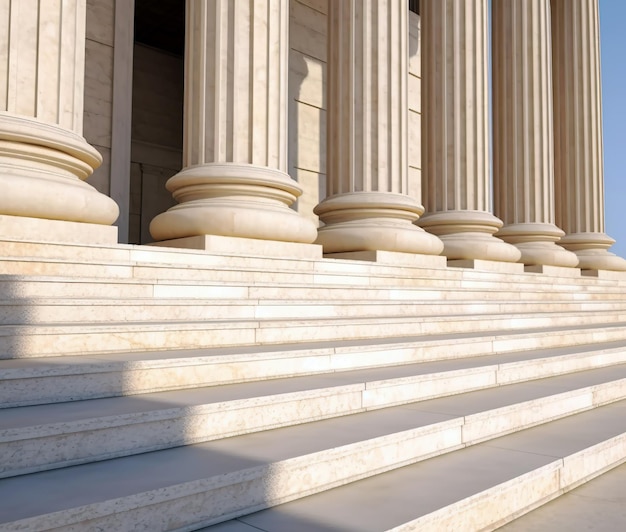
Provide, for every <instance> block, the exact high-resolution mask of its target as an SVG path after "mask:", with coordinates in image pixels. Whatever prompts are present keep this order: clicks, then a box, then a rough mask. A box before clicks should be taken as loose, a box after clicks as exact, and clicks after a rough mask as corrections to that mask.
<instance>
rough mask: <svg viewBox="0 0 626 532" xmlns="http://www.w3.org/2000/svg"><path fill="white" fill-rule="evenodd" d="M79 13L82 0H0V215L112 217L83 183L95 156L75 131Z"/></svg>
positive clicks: (80, 73)
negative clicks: (0, 72) (0, 71)
mask: <svg viewBox="0 0 626 532" xmlns="http://www.w3.org/2000/svg"><path fill="white" fill-rule="evenodd" d="M85 17H86V11H85V0H46V1H37V0H2V1H0V69H1V70H2V75H1V76H0V80H1V81H0V215H10V216H19V217H27V218H38V219H48V220H62V221H71V222H86V223H90V224H101V225H111V224H112V223H113V222H115V220H116V218H117V216H118V212H119V211H118V208H117V205H116V204H115V202H114V201H113V200H112V199H110V198H108V197H106V196H104V195H103V194H100V193H99V192H98V191H97V190H96V189H94V188H93V187H92V186H91V185H88V184H87V183H85V182H84V180H85V179H87V178H88V177H89V176H90V175H91V174H92V173H93V171H94V169H95V168H97V167H98V166H100V164H101V162H102V157H101V155H100V154H99V153H98V152H97V151H96V150H95V148H93V147H92V146H90V145H89V144H88V143H87V141H86V140H85V139H84V138H83V136H82V133H83V87H84V72H85V65H84V62H85V57H84V54H85ZM20 223H26V221H22V222H20ZM8 236H10V235H8Z"/></svg>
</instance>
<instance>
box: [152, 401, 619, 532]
mask: <svg viewBox="0 0 626 532" xmlns="http://www.w3.org/2000/svg"><path fill="white" fill-rule="evenodd" d="M625 460H626V403H625V402H624V401H622V402H621V403H617V404H614V405H609V406H605V407H602V408H598V409H595V410H591V411H589V412H584V413H580V414H577V415H574V416H570V417H567V418H564V419H560V420H557V421H553V422H551V423H548V424H545V425H540V426H538V427H534V428H530V429H527V430H524V431H521V432H518V433H515V434H510V435H507V436H503V437H500V438H497V439H493V440H490V441H487V442H484V443H480V444H478V445H474V446H471V447H467V448H464V449H460V450H457V451H454V452H451V453H449V454H445V455H442V456H438V457H435V458H431V459H429V460H425V461H421V462H419V463H416V464H412V465H409V466H406V467H402V468H399V469H396V470H393V471H389V472H386V473H383V474H380V475H377V476H372V477H370V478H367V479H364V480H360V481H358V482H354V483H351V484H347V485H344V486H341V487H337V488H335V489H330V490H328V491H324V492H322V493H318V494H315V495H311V496H308V497H305V498H301V499H299V500H294V501H292V502H288V503H286V504H282V505H280V506H273V507H271V508H269V509H267V510H263V511H260V512H256V513H252V514H251V515H243V516H240V517H239V518H238V519H233V520H231V521H227V522H224V523H221V524H217V525H214V526H210V527H207V528H202V529H201V530H202V531H203V532H256V531H258V530H264V531H266V532H284V531H289V530H298V531H302V532H306V531H311V532H313V531H321V530H325V531H329V530H342V531H355V532H356V531H358V532H380V531H381V530H394V531H409V530H419V531H420V532H422V531H423V532H440V531H442V530H494V529H496V528H499V527H500V526H502V525H504V524H506V523H507V522H509V521H511V520H513V519H516V518H517V517H519V516H520V515H523V514H525V513H526V512H529V511H531V510H533V509H535V508H538V507H541V506H542V505H544V504H546V503H549V501H552V500H554V499H556V498H558V497H560V496H561V495H562V494H563V493H567V492H569V491H570V490H572V489H575V488H577V487H579V486H581V485H582V486H583V488H581V489H584V486H585V484H584V483H585V482H588V481H589V480H591V479H594V478H596V477H597V476H598V475H602V474H603V473H606V472H607V471H608V472H609V473H607V475H610V474H611V473H610V472H611V470H612V469H613V468H615V467H618V466H620V464H622V463H624V461H625ZM602 478H603V477H600V479H599V480H598V482H599V481H601V479H602ZM610 485H611V484H609V486H610ZM613 485H615V483H613ZM615 487H616V488H617V490H618V492H617V493H614V496H615V497H618V498H619V497H620V495H619V490H620V489H622V488H623V486H621V485H618V486H615ZM268 493H269V494H271V493H272V490H271V488H270V489H268ZM605 495H606V493H605ZM268 499H269V501H268V503H273V500H272V499H271V498H270V497H269V496H268ZM618 500H619V499H618ZM268 503H266V504H265V506H269V504H268ZM550 504H556V505H558V504H559V500H558V499H557V501H555V503H550ZM259 506H261V505H259ZM590 506H591V507H592V508H594V509H595V510H596V511H597V513H595V514H594V515H593V517H592V518H591V519H590V516H589V515H587V516H586V519H584V520H582V521H578V520H575V519H572V516H571V515H570V516H569V518H568V519H567V520H566V522H568V523H570V524H572V525H573V527H572V528H569V527H560V526H559V521H557V520H553V519H552V517H553V516H554V513H553V512H552V510H553V508H551V509H550V519H546V520H544V521H539V525H540V526H537V527H534V526H533V525H534V524H535V523H536V522H534V521H530V522H529V521H527V520H526V518H525V517H522V518H521V519H520V526H519V527H515V526H514V525H515V522H513V523H512V525H511V526H507V527H505V528H504V530H524V531H528V530H550V531H552V530H554V531H556V530H582V529H583V527H584V525H585V524H590V525H592V526H591V527H590V528H588V529H589V530H606V531H607V532H608V531H609V530H611V531H613V530H620V529H621V528H620V526H619V525H623V524H624V521H623V520H619V521H618V523H619V525H618V526H617V527H616V528H610V527H609V528H603V527H602V525H603V524H606V523H607V521H609V522H610V519H607V518H610V517H611V516H610V515H609V516H607V509H606V507H605V506H599V507H598V506H597V505H596V506H595V507H594V505H593V501H586V506H585V507H586V508H589V507H590ZM614 508H615V506H614ZM231 511H232V510H231ZM538 512H541V510H538ZM237 514H238V512H237V511H236V510H235V511H232V515H233V516H237ZM574 515H576V514H574ZM621 515H622V516H623V512H621ZM198 517H204V516H202V514H201V512H200V511H199V510H198ZM157 519H158V517H156V516H155V520H153V521H152V522H153V523H156V522H157ZM207 521H208V519H207ZM543 524H545V525H546V526H542V525H543ZM157 526H158V525H157ZM163 529H165V528H161V530H163ZM586 529H587V528H586ZM155 530H158V528H155Z"/></svg>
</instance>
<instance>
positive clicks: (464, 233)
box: [417, 210, 521, 262]
mask: <svg viewBox="0 0 626 532" xmlns="http://www.w3.org/2000/svg"><path fill="white" fill-rule="evenodd" d="M417 224H418V225H419V226H420V227H422V228H424V229H426V230H427V231H428V232H429V233H432V234H434V235H437V236H438V237H439V239H440V240H441V241H442V242H443V246H444V247H443V255H445V256H446V257H448V260H474V259H480V260H488V261H498V262H517V261H518V260H519V259H520V257H521V253H520V251H519V250H518V249H517V248H516V247H515V246H512V245H511V244H507V243H506V242H503V241H502V240H500V239H499V238H496V237H495V236H493V235H494V233H495V232H496V231H497V230H498V229H500V227H502V222H501V221H500V220H498V218H496V217H495V216H493V215H492V214H490V213H488V212H484V211H457V210H455V211H442V212H433V213H428V214H426V215H424V216H423V217H422V218H420V220H419V222H417Z"/></svg>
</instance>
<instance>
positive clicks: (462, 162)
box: [419, 0, 521, 262]
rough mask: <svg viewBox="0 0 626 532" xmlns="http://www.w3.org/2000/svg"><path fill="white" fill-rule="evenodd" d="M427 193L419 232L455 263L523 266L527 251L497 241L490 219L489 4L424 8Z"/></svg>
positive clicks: (435, 1) (429, 0)
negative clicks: (438, 241)
mask: <svg viewBox="0 0 626 532" xmlns="http://www.w3.org/2000/svg"><path fill="white" fill-rule="evenodd" d="M420 7H421V13H420V15H421V28H422V33H421V42H422V53H421V58H422V191H423V200H424V206H425V208H426V214H425V215H424V216H423V217H422V218H421V219H420V220H419V225H420V226H421V227H423V228H425V229H427V230H428V231H429V232H431V233H433V234H435V235H437V236H438V237H439V238H440V239H441V240H442V242H443V243H444V251H443V254H444V255H446V256H447V257H448V259H487V260H496V261H505V262H516V261H517V260H518V259H519V258H520V256H521V253H520V251H519V250H518V249H517V248H515V247H514V246H512V245H510V244H507V243H505V242H503V241H502V240H500V239H499V238H495V237H494V236H493V234H494V233H495V232H496V231H497V230H498V229H499V228H500V227H502V222H501V221H500V220H498V219H497V218H496V217H495V216H494V215H493V214H491V213H490V212H489V210H490V209H489V168H490V158H489V100H488V97H489V94H488V93H489V84H488V72H487V69H488V2H487V0H424V1H422V2H421V5H420Z"/></svg>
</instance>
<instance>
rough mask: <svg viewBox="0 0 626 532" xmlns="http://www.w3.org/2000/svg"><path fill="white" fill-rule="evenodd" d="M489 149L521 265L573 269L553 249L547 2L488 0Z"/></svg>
mask: <svg viewBox="0 0 626 532" xmlns="http://www.w3.org/2000/svg"><path fill="white" fill-rule="evenodd" d="M492 20H493V90H494V99H493V121H494V133H493V145H494V193H495V198H494V199H495V214H496V216H498V217H499V218H500V219H502V220H503V222H504V224H505V225H504V227H503V228H502V229H501V230H500V231H499V233H498V236H500V237H501V238H502V239H503V240H505V241H506V242H509V243H511V244H514V245H516V246H517V248H518V249H519V250H520V251H521V252H522V258H521V261H522V262H524V263H525V264H539V265H541V264H544V265H553V266H576V265H577V264H578V259H577V258H576V256H575V255H574V254H573V253H571V252H569V251H566V250H565V249H563V248H561V247H560V246H558V245H556V244H555V242H556V241H557V240H558V239H559V238H560V237H561V236H562V235H563V231H561V230H560V229H559V228H558V227H557V226H556V225H555V224H554V222H555V217H554V149H553V146H554V144H553V121H552V73H551V51H550V4H549V2H548V0H493V18H492Z"/></svg>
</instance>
